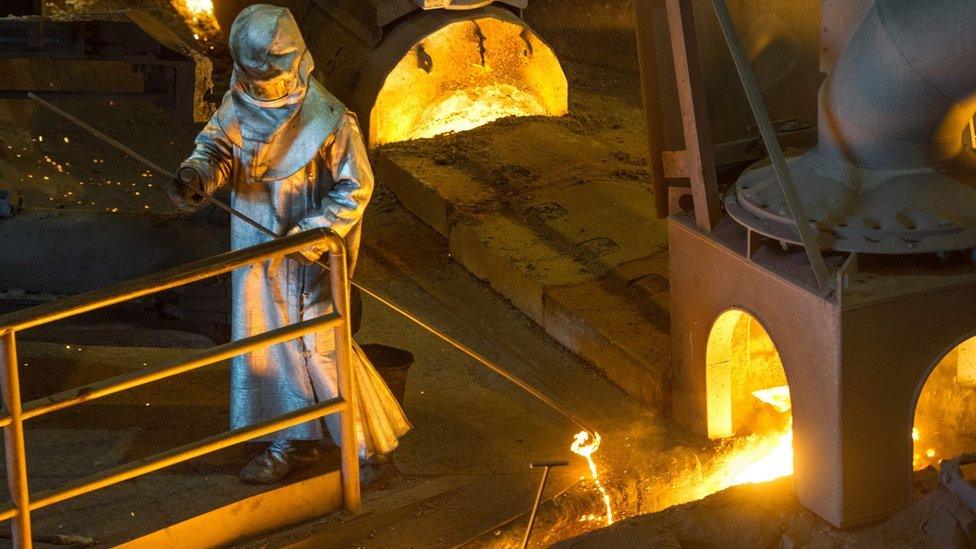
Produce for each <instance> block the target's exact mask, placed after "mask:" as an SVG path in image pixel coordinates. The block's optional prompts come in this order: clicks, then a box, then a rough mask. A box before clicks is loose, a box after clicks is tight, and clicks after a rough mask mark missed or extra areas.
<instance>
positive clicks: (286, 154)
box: [171, 4, 410, 484]
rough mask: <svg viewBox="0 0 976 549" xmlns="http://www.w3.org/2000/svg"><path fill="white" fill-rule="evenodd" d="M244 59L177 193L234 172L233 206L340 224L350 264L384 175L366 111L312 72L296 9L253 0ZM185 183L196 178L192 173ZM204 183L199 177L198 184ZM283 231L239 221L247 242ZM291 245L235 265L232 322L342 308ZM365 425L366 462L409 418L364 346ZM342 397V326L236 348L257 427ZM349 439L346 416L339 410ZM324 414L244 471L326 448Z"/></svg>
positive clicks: (240, 50) (275, 472)
mask: <svg viewBox="0 0 976 549" xmlns="http://www.w3.org/2000/svg"><path fill="white" fill-rule="evenodd" d="M230 51H231V55H232V57H233V59H234V71H233V76H232V78H231V86H230V90H229V91H228V92H227V94H226V95H224V99H223V103H222V104H221V105H220V108H219V109H218V110H217V112H216V113H215V114H214V115H213V117H212V118H211V120H210V122H209V123H208V124H207V126H206V127H205V128H204V129H203V131H202V132H200V135H199V136H198V137H197V140H196V149H195V150H194V151H193V154H192V155H191V156H190V157H189V158H188V159H187V160H186V161H185V162H184V163H183V164H182V167H181V168H180V170H179V172H178V175H177V177H178V179H179V180H180V181H178V182H174V184H173V185H172V186H171V196H172V197H173V199H174V201H175V202H176V203H177V204H178V205H180V206H181V207H184V208H193V207H196V206H199V205H200V204H201V203H202V202H203V197H202V196H201V195H200V194H199V193H197V192H194V191H193V190H191V189H190V188H192V189H197V190H202V191H205V192H207V193H212V192H214V191H216V190H217V189H219V188H220V187H223V186H225V185H227V186H230V188H231V190H232V199H231V203H232V206H233V207H234V208H235V209H237V210H240V211H241V212H243V213H244V214H245V215H247V216H249V217H251V218H252V219H254V220H256V221H257V222H258V223H260V224H262V225H264V226H265V227H267V228H269V229H270V230H271V231H273V232H275V233H276V234H278V235H288V234H294V233H297V232H301V231H305V230H309V229H314V228H319V227H327V228H330V229H332V230H333V231H335V232H336V233H338V234H339V235H340V236H342V237H343V238H344V239H345V241H346V246H347V252H348V258H349V263H350V265H349V269H350V273H352V270H353V268H354V266H355V263H356V256H357V252H358V249H359V240H360V233H361V229H362V222H361V220H362V216H363V211H364V210H365V208H366V204H367V203H368V202H369V199H370V195H371V193H372V190H373V175H372V171H371V169H370V165H369V159H368V158H367V156H366V148H365V146H364V144H363V139H362V135H361V133H360V129H359V125H358V124H357V122H356V117H355V116H354V115H353V114H352V113H350V112H349V111H347V110H346V109H345V107H344V106H343V105H342V104H341V103H340V102H339V101H338V100H337V99H336V98H334V97H333V96H332V95H330V94H329V92H327V91H326V90H325V88H323V87H322V85H321V84H320V83H318V82H317V81H316V80H315V79H314V78H312V76H311V72H312V67H313V62H312V57H311V55H310V53H309V52H308V49H307V48H306V46H305V42H304V40H303V39H302V36H301V33H300V32H299V29H298V25H297V23H296V22H295V19H294V17H293V16H292V14H291V13H290V12H289V11H288V10H287V9H284V8H279V7H275V6H269V5H260V4H259V5H253V6H250V7H248V8H246V9H244V10H243V11H242V12H241V13H240V15H239V16H238V17H237V19H236V20H235V21H234V24H233V26H232V28H231V31H230ZM181 182H183V183H189V185H184V184H182V183H181ZM188 187H190V188H188ZM270 239H271V238H270V237H268V236H267V235H265V234H262V233H261V232H260V231H258V230H256V229H255V228H254V227H252V226H251V225H248V224H247V223H245V222H242V221H241V220H240V219H237V218H236V217H235V218H232V220H231V246H232V247H233V248H234V249H235V250H236V249H240V248H247V247H250V246H254V245H256V244H260V243H262V242H267V241H268V240H270ZM320 253H321V252H320V251H319V250H315V249H310V250H305V251H303V252H302V255H303V256H304V258H301V259H304V260H296V259H293V258H281V259H277V260H273V261H269V262H267V263H263V264H258V265H253V266H251V267H245V268H242V269H238V270H236V271H234V273H233V274H232V292H233V309H232V316H233V318H232V335H233V338H234V339H235V340H236V339H242V338H245V337H249V336H253V335H256V334H260V333H263V332H266V331H268V330H273V329H275V328H279V327H282V326H286V325H290V324H293V323H296V322H299V321H302V320H306V319H309V318H314V317H318V316H321V315H325V314H329V313H330V312H332V301H331V297H330V295H329V284H328V280H329V279H328V276H327V274H326V273H325V269H324V268H323V267H322V266H321V265H319V264H317V263H312V262H311V261H314V260H316V259H318V257H319V255H320ZM354 349H355V353H354V354H355V356H356V357H357V364H356V366H355V368H354V371H355V375H356V378H357V381H356V385H357V401H358V404H359V405H358V406H357V410H356V431H357V433H356V435H357V442H358V446H359V447H358V451H359V455H360V458H361V459H362V460H363V461H364V471H367V474H368V471H369V470H370V469H369V466H370V464H371V463H372V462H371V458H372V457H373V456H375V455H385V454H387V453H389V452H390V451H392V450H393V449H394V448H395V447H396V446H397V443H398V438H399V437H400V436H401V435H403V434H404V433H406V432H407V430H409V428H410V425H409V423H408V422H407V420H406V417H405V416H404V414H403V411H402V410H401V408H400V406H399V405H398V403H397V402H396V400H395V399H394V397H393V396H392V394H391V393H390V392H389V390H388V388H387V387H386V385H385V384H384V383H383V381H382V379H381V378H380V377H379V375H378V374H377V373H376V371H375V370H374V369H373V368H372V366H371V365H370V364H369V362H368V360H366V359H365V356H364V355H363V354H362V350H361V349H359V347H358V346H354ZM336 396H337V380H336V353H335V344H334V341H333V336H332V331H331V330H325V331H322V332H319V333H316V334H311V335H307V336H305V337H303V338H300V339H297V340H293V341H290V342H287V343H283V344H279V345H274V346H272V347H270V348H267V349H264V350H260V351H253V352H251V353H248V354H246V355H243V356H239V357H236V358H235V359H234V360H233V363H232V367H231V410H230V412H231V413H230V415H231V427H232V428H238V427H243V426H247V425H250V424H253V423H256V422H259V421H262V420H267V419H271V418H274V417H276V416H280V415H282V414H285V413H287V412H290V411H292V410H295V409H298V408H303V407H306V406H309V405H312V404H314V403H315V402H316V401H324V400H328V399H331V398H334V397H336ZM325 423H326V425H327V426H328V430H329V432H330V433H331V435H332V438H333V440H335V441H337V442H338V441H339V440H340V439H339V434H340V424H339V419H338V416H337V415H334V414H333V415H330V416H328V417H327V419H326V420H325ZM322 438H323V428H322V422H321V421H320V420H317V421H312V422H309V423H305V424H302V425H298V426H296V427H292V428H289V429H286V430H283V431H280V432H278V433H275V434H274V435H273V436H272V437H270V439H269V440H270V442H271V444H270V445H269V446H268V448H267V450H266V451H265V452H264V453H263V454H260V455H258V456H257V457H255V458H254V459H253V460H251V462H250V463H248V464H247V466H245V467H244V469H243V471H242V472H241V478H242V479H243V480H244V481H245V482H249V483H261V484H270V483H274V482H277V481H279V480H281V479H282V478H284V477H285V475H287V474H288V473H289V472H291V471H293V470H295V469H298V468H301V467H304V466H308V465H310V464H312V463H314V462H316V461H317V460H318V459H319V455H320V453H319V452H320V448H319V444H318V442H319V440H320V439H322Z"/></svg>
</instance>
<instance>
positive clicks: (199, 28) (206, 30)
mask: <svg viewBox="0 0 976 549" xmlns="http://www.w3.org/2000/svg"><path fill="white" fill-rule="evenodd" d="M172 3H173V7H174V8H176V11H177V12H178V13H179V14H180V16H181V17H182V18H183V20H184V21H186V25H187V26H188V27H190V30H191V31H193V37H194V38H196V39H197V40H207V39H209V38H213V37H215V36H217V35H218V34H219V33H220V24H219V23H217V18H216V17H214V5H213V0H172Z"/></svg>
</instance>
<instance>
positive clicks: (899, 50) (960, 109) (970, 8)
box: [819, 0, 976, 168]
mask: <svg viewBox="0 0 976 549" xmlns="http://www.w3.org/2000/svg"><path fill="white" fill-rule="evenodd" d="M974 21H976V2H973V1H971V0H926V1H925V2H919V1H918V0H875V2H874V3H873V5H872V6H871V7H870V8H869V9H868V12H867V14H866V15H865V16H864V18H863V19H862V20H861V23H860V26H859V27H858V29H857V30H856V31H855V32H854V34H853V36H852V37H851V39H850V41H849V42H848V44H847V48H846V49H845V50H844V52H843V53H842V54H841V56H840V58H839V59H838V60H837V64H836V65H835V67H834V69H833V71H832V72H831V73H830V76H829V77H828V78H827V80H826V82H825V83H824V85H823V86H822V87H821V90H820V144H819V148H820V150H821V151H822V152H823V153H824V154H827V155H830V156H833V157H836V158H841V159H844V160H846V161H847V162H849V163H851V164H854V165H857V166H863V167H871V168H906V167H918V166H926V165H932V164H938V163H942V162H945V161H947V160H949V159H951V158H953V157H955V156H957V155H958V154H959V152H960V149H961V147H962V140H961V137H960V136H961V134H962V132H963V129H964V128H965V126H966V124H967V123H968V121H969V119H970V118H971V116H972V114H973V112H974V111H976V102H974V98H976V40H973V36H972V34H973V28H972V26H973V22H974Z"/></svg>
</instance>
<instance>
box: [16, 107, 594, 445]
mask: <svg viewBox="0 0 976 549" xmlns="http://www.w3.org/2000/svg"><path fill="white" fill-rule="evenodd" d="M30 97H31V99H33V100H35V101H37V102H38V103H40V104H41V105H43V106H45V107H47V108H48V109H51V110H52V111H54V112H55V113H57V114H59V115H61V116H63V117H64V118H66V119H67V120H69V121H71V122H73V123H75V124H77V125H78V126H80V127H82V128H84V129H85V130H87V131H88V132H89V133H91V134H92V135H94V136H95V137H98V138H99V139H101V140H103V141H105V142H106V143H108V144H110V145H112V146H113V147H115V148H117V149H119V150H120V151H122V152H124V153H126V154H128V155H129V156H131V157H132V158H134V159H136V160H138V161H140V162H142V163H143V164H145V165H146V166H147V167H149V168H151V169H153V170H156V171H157V172H159V173H160V174H162V175H165V176H168V177H173V174H172V173H171V172H169V171H168V170H166V169H164V168H162V167H161V166H159V165H157V164H155V163H154V162H152V161H150V160H148V159H146V158H144V157H143V156H142V155H140V154H138V153H136V152H135V151H133V150H132V149H130V148H128V147H126V146H125V145H123V144H122V143H119V142H118V141H116V140H114V139H112V138H111V137H108V136H107V135H105V134H103V133H102V132H100V131H98V130H96V129H95V128H92V127H91V126H89V125H88V124H86V123H84V122H83V121H81V120H79V119H78V118H76V117H74V116H72V115H71V114H69V113H67V112H65V111H63V110H61V109H59V108H57V107H55V106H54V105H52V104H50V103H48V102H47V101H44V100H43V99H41V98H39V97H37V96H36V95H33V94H31V96H30ZM194 190H196V189H194ZM205 197H206V198H207V200H209V201H210V202H211V203H213V204H214V205H216V206H219V207H220V208H222V209H224V210H226V211H227V212H229V213H230V214H231V215H233V216H235V217H237V218H239V219H241V220H243V221H245V222H247V223H248V224H250V225H251V226H253V227H255V228H256V229H258V230H259V231H261V232H262V233H263V234H265V235H267V236H270V237H271V238H273V239H279V238H282V237H280V236H279V235H278V234H276V233H275V232H273V231H271V230H270V229H268V228H267V227H265V226H263V225H261V224H260V223H257V222H256V221H254V220H253V219H251V218H249V217H247V216H246V215H244V214H243V213H241V212H239V211H238V210H236V209H235V208H233V207H231V206H229V205H227V204H225V203H223V202H221V201H220V200H218V199H216V198H214V197H213V196H210V195H205ZM296 251H297V250H296ZM316 263H317V264H318V265H320V266H322V267H324V268H326V269H328V268H329V266H328V265H326V264H325V263H323V262H322V261H317V262H316ZM350 284H352V285H353V286H355V287H356V288H359V289H360V290H361V291H362V292H363V293H364V294H366V295H368V296H369V297H371V298H373V299H375V300H376V301H379V302H380V303H382V304H383V305H386V306H387V307H389V308H390V309H392V310H393V311H395V312H397V313H400V314H401V315H402V316H404V317H406V318H407V319H408V320H410V321H411V322H413V323H414V324H416V325H417V326H420V327H421V328H423V329H424V330H427V331H428V332H430V333H431V334H433V335H435V336H437V337H438V338H440V339H441V340H442V341H444V342H445V343H447V344H448V345H450V346H452V347H454V348H455V349H457V350H459V351H461V352H462V353H464V354H466V355H468V356H469V357H471V358H472V359H474V360H475V361H476V362H478V363H479V364H481V365H482V366H485V367H486V368H488V369H489V370H491V371H492V372H495V373H496V374H498V375H500V376H501V377H503V378H505V379H507V380H508V381H509V382H511V383H512V384H514V385H515V386H517V387H518V388H520V389H522V390H523V391H525V392H526V393H528V394H529V395H531V396H533V397H534V398H536V399H537V400H539V401H540V402H542V403H544V404H546V405H547V406H549V407H550V408H552V409H553V410H555V411H557V412H559V413H560V414H562V415H563V416H565V417H566V418H567V419H569V420H570V421H572V422H573V423H575V424H576V425H577V426H579V427H580V428H581V429H583V430H585V431H587V432H589V433H590V434H591V435H592V434H593V433H594V431H593V430H592V429H590V428H589V427H587V426H586V425H585V424H584V423H583V422H582V421H581V420H580V419H579V418H577V417H576V415H575V414H573V413H572V412H570V411H569V410H567V409H566V408H565V407H563V406H561V405H559V404H557V403H556V402H555V401H553V400H552V399H551V398H549V397H548V396H546V395H544V394H543V393H541V392H539V391H538V390H537V389H535V388H534V387H532V386H531V385H529V384H528V383H526V382H525V381H523V380H522V379H520V378H518V377H517V376H515V375H514V374H512V373H509V372H507V371H506V370H505V369H503V368H502V367H501V366H498V365H497V364H494V363H493V362H491V361H490V360H488V359H487V358H485V357H483V356H482V355H480V354H478V353H476V352H475V351H474V350H472V349H471V348H469V347H468V346H466V345H464V344H463V343H461V342H459V341H457V340H456V339H454V338H452V337H451V336H449V335H447V334H446V333H444V332H443V331H441V330H439V329H437V328H435V327H434V326H432V325H431V324H429V323H428V322H426V321H424V320H422V319H420V318H419V317H417V316H416V315H413V314H411V313H410V312H408V311H407V310H406V309H404V308H403V307H400V306H399V305H397V304H395V303H393V302H392V301H390V300H389V299H387V298H385V297H383V296H381V295H380V294H378V293H376V292H374V291H372V290H370V289H369V288H366V287H364V286H363V285H362V284H358V283H356V282H353V281H350ZM147 293H151V292H147ZM143 295H144V294H143ZM119 301H125V299H121V300H119ZM35 325H36V324H35Z"/></svg>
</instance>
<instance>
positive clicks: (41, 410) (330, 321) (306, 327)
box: [0, 313, 344, 427]
mask: <svg viewBox="0 0 976 549" xmlns="http://www.w3.org/2000/svg"><path fill="white" fill-rule="evenodd" d="M343 318H344V317H341V316H340V315H339V313H331V314H328V315H323V316H320V317H317V318H313V319H310V320H304V321H302V322H298V323H295V324H290V325H288V326H285V327H283V328H277V329H274V330H270V331H268V332H265V333H263V334H258V335H256V336H251V337H248V338H244V339H239V340H237V341H231V342H230V343H225V344H223V345H218V346H216V347H212V348H210V349H207V350H205V351H202V352H200V353H197V354H196V356H194V357H193V358H191V359H189V360H182V361H176V362H174V363H171V364H165V365H162V366H155V367H151V368H142V369H140V370H136V371H134V372H130V373H126V374H122V375H119V376H115V377H112V378H108V379H105V380H102V381H99V382H97V383H92V384H89V385H84V386H82V387H75V388H74V389H68V390H67V391H61V392H59V393H56V394H53V395H49V396H46V397H44V398H39V399H37V400H32V401H30V402H28V403H26V404H24V406H23V414H22V416H21V417H22V419H23V420H25V421H26V420H28V419H31V418H35V417H38V416H42V415H44V414H48V413H51V412H55V411H57V410H62V409H64V408H70V407H72V406H77V405H78V404H82V403H85V402H90V401H92V400H95V399H99V398H103V397H106V396H109V395H114V394H116V393H120V392H122V391H126V390H128V389H132V388H134V387H139V386H140V385H146V384H148V383H152V382H154V381H159V380H161V379H166V378H170V377H173V376H177V375H180V374H183V373H186V372H190V371H193V370H196V369H198V368H202V367H204V366H208V365H210V364H215V363H217V362H220V361H222V360H227V359H229V358H232V357H235V356H237V355H241V354H244V353H248V352H251V351H254V350H257V349H262V348H265V347H268V346H270V345H275V344H278V343H283V342H285V341H289V340H291V339H294V338H296V337H300V336H303V335H305V334H307V333H311V332H316V331H319V330H323V329H325V328H330V327H333V326H337V325H340V324H343ZM340 396H344V395H340ZM12 421H13V420H12V418H11V416H10V414H9V413H8V414H6V415H4V416H0V427H6V426H7V425H10V424H11V422H12Z"/></svg>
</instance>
